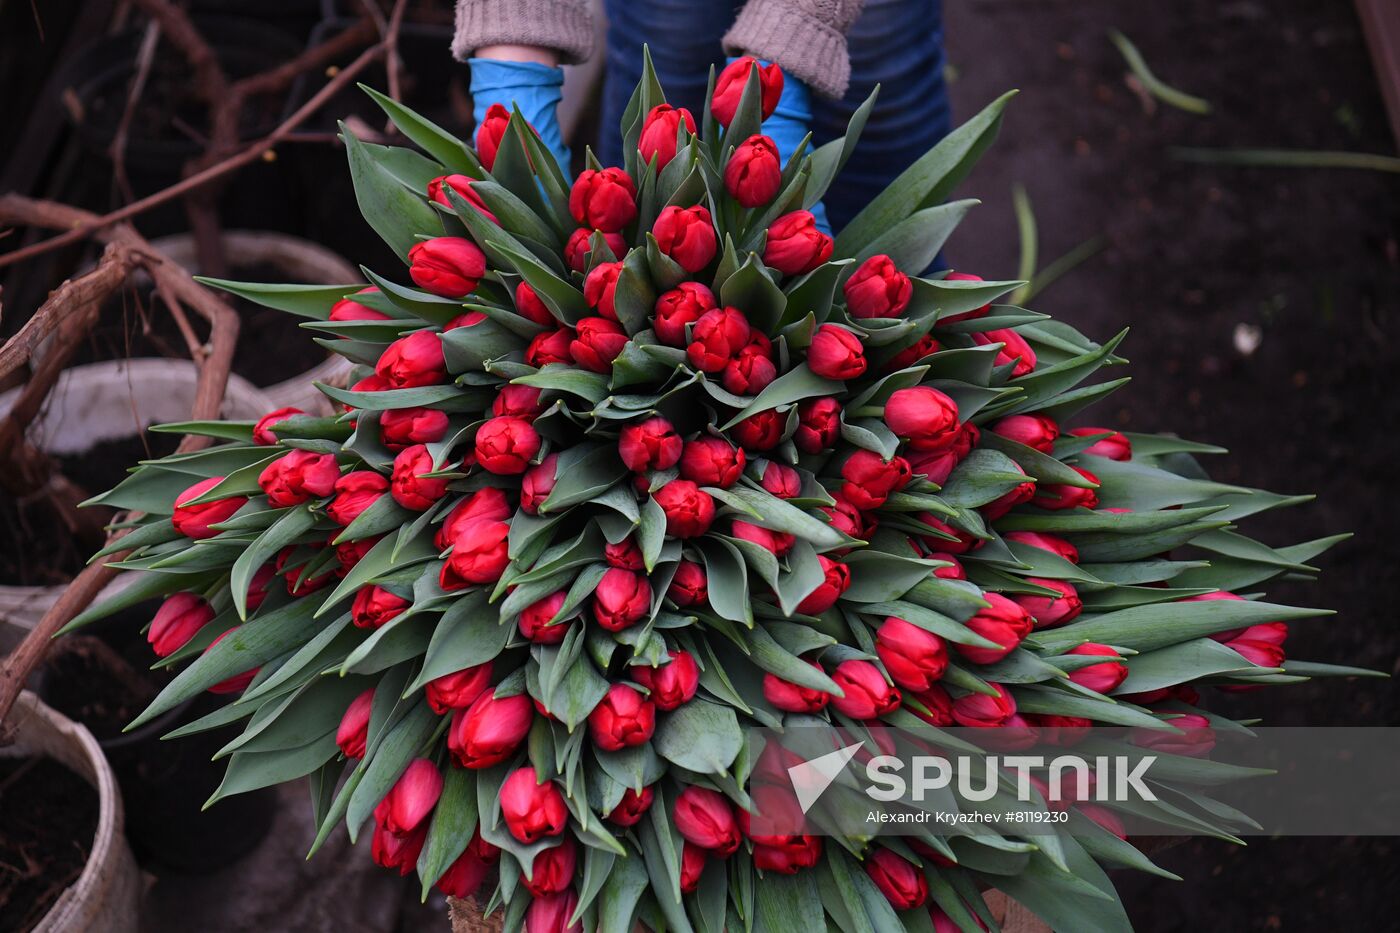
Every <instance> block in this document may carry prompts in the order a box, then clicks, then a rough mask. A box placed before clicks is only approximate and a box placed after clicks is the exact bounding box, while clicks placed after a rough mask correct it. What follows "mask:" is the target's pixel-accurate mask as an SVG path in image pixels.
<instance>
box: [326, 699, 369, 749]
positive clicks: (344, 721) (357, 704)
mask: <svg viewBox="0 0 1400 933" xmlns="http://www.w3.org/2000/svg"><path fill="white" fill-rule="evenodd" d="M373 706H374V688H373V687H370V688H369V689H368V690H366V691H365V692H364V693H361V694H360V695H359V696H357V697H355V699H353V700H351V701H350V705H349V706H348V707H346V709H345V713H344V715H342V716H341V717H340V726H339V727H338V728H337V729H336V730H335V744H336V745H338V746H340V750H341V751H342V752H344V753H345V757H346V758H363V757H365V742H366V741H367V740H368V738H369V714H370V710H371V708H372V707H373Z"/></svg>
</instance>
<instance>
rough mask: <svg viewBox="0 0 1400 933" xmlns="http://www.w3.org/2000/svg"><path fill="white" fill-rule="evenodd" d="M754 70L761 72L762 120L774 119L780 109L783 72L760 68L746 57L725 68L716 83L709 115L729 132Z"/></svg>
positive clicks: (776, 67)
mask: <svg viewBox="0 0 1400 933" xmlns="http://www.w3.org/2000/svg"><path fill="white" fill-rule="evenodd" d="M755 69H757V70H758V84H759V98H760V104H759V109H760V110H761V112H762V113H761V117H762V119H764V120H767V119H768V118H769V117H771V116H772V115H773V111H774V110H777V109H778V98H780V97H782V96H783V70H782V69H781V68H779V67H778V66H777V65H763V64H760V63H759V62H758V61H757V60H756V59H754V58H753V57H752V56H749V55H745V56H743V57H742V58H736V59H735V60H734V61H732V62H730V63H729V64H728V65H725V66H724V70H723V71H721V72H720V73H719V77H718V78H716V79H715V91H714V95H713V96H712V97H711V99H710V112H711V113H712V114H713V115H714V118H715V120H717V121H718V122H719V125H720V126H723V127H725V128H726V129H727V128H728V127H729V124H730V123H733V122H734V115H735V113H737V112H738V110H739V101H740V100H742V99H743V96H744V87H745V86H746V85H747V84H748V81H749V75H750V74H751V73H752V72H753V71H754V70H755Z"/></svg>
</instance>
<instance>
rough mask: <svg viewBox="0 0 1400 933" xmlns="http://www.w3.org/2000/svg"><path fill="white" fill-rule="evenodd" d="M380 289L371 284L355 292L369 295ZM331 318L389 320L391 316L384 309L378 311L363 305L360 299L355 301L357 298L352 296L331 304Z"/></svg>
mask: <svg viewBox="0 0 1400 933" xmlns="http://www.w3.org/2000/svg"><path fill="white" fill-rule="evenodd" d="M378 291H379V289H378V288H375V287H374V286H373V285H371V286H369V287H368V288H362V289H360V290H359V291H357V292H356V293H355V294H357V295H368V294H374V293H377V292H378ZM330 320H332V321H387V320H390V318H389V315H387V314H385V313H383V312H382V311H376V310H374V309H373V308H370V307H367V306H365V305H362V304H360V303H359V302H358V301H355V300H353V299H350V298H342V299H340V300H339V301H337V302H336V303H335V304H333V305H331V314H330Z"/></svg>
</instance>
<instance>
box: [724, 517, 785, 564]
mask: <svg viewBox="0 0 1400 933" xmlns="http://www.w3.org/2000/svg"><path fill="white" fill-rule="evenodd" d="M730 524H731V527H730V534H732V535H733V536H734V537H736V538H738V539H740V540H742V541H751V542H753V543H754V544H757V545H758V546H759V547H761V548H763V549H764V550H765V551H768V552H769V553H771V554H773V555H774V556H775V557H782V556H784V555H786V554H787V553H788V551H791V550H792V548H793V545H795V544H796V543H797V538H796V537H795V536H793V535H790V534H786V533H784V532H781V531H772V530H770V529H768V528H763V527H760V526H758V525H754V524H751V523H749V522H744V521H737V520H736V521H734V522H731V523H730Z"/></svg>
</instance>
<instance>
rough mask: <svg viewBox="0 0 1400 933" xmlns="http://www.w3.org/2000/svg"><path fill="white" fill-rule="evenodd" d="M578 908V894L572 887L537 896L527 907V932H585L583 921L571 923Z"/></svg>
mask: <svg viewBox="0 0 1400 933" xmlns="http://www.w3.org/2000/svg"><path fill="white" fill-rule="evenodd" d="M577 909H578V895H577V894H575V893H574V891H573V890H572V889H570V890H568V891H562V892H560V893H559V894H550V895H546V896H545V897H537V898H535V899H534V900H532V901H530V906H529V907H527V908H526V909H525V933H583V924H582V923H570V922H569V918H570V917H572V916H573V915H574V911H576V910H577Z"/></svg>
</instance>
